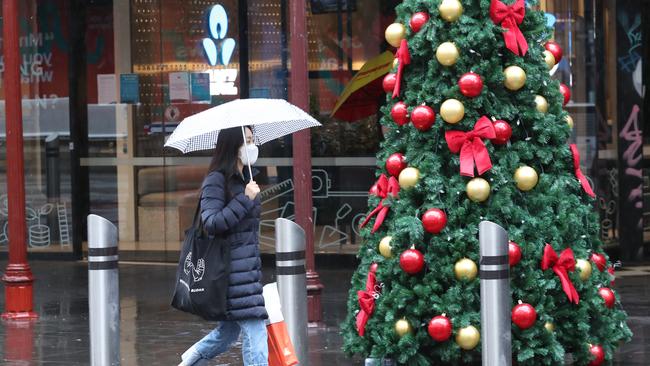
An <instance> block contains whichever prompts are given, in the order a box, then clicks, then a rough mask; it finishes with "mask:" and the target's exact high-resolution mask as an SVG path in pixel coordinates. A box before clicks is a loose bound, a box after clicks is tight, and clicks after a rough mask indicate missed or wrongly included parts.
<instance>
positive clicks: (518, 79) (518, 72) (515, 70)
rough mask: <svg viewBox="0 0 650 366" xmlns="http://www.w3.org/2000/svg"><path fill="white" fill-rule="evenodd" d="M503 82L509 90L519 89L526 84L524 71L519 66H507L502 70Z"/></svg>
mask: <svg viewBox="0 0 650 366" xmlns="http://www.w3.org/2000/svg"><path fill="white" fill-rule="evenodd" d="M503 75H504V76H505V79H504V80H503V84H504V85H505V86H506V88H508V89H510V90H519V89H521V88H522V87H523V86H524V84H526V72H525V71H524V69H522V68H521V67H519V66H508V67H506V69H505V70H503Z"/></svg>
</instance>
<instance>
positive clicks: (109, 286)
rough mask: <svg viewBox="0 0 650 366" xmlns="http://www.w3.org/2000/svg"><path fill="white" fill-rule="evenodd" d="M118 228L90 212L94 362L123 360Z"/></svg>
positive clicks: (105, 364) (98, 364)
mask: <svg viewBox="0 0 650 366" xmlns="http://www.w3.org/2000/svg"><path fill="white" fill-rule="evenodd" d="M117 263H118V257H117V228H116V227H115V225H113V224H112V223H111V222H110V221H108V220H106V219H105V218H103V217H101V216H97V215H88V307H89V319H90V364H91V365H93V366H108V365H111V366H112V365H119V364H120V288H119V278H118V275H119V273H118V269H117Z"/></svg>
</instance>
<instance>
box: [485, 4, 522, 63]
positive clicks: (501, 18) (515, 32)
mask: <svg viewBox="0 0 650 366" xmlns="http://www.w3.org/2000/svg"><path fill="white" fill-rule="evenodd" d="M524 15H526V3H525V2H524V0H516V1H515V3H514V4H512V5H506V4H504V3H503V2H501V1H499V0H492V3H491V4H490V18H492V21H493V22H494V24H501V27H503V28H505V30H506V31H505V32H504V33H503V39H504V40H505V42H506V47H507V48H508V49H509V50H510V51H512V52H513V53H514V54H515V55H519V56H523V55H525V54H526V51H528V42H526V38H525V37H524V34H523V33H521V30H520V29H519V24H521V22H522V21H523V20H524Z"/></svg>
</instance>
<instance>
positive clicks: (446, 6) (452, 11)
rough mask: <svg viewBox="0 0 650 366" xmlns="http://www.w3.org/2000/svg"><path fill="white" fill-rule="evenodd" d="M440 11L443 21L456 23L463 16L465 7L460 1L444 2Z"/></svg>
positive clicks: (448, 0) (444, 0) (445, 0)
mask: <svg viewBox="0 0 650 366" xmlns="http://www.w3.org/2000/svg"><path fill="white" fill-rule="evenodd" d="M438 11H439V12H440V17H442V19H444V20H446V21H448V22H455V21H456V20H458V18H460V16H461V15H463V5H461V3H460V1H458V0H442V3H440V6H439V7H438Z"/></svg>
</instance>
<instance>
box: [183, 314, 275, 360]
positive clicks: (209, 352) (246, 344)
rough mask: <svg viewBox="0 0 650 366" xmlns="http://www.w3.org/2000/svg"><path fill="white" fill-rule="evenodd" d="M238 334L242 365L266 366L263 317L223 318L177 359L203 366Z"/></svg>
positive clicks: (235, 339) (266, 348) (227, 347)
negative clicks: (240, 338)
mask: <svg viewBox="0 0 650 366" xmlns="http://www.w3.org/2000/svg"><path fill="white" fill-rule="evenodd" d="M240 332H241V333H242V349H241V353H242V356H243V358H244V366H267V365H268V364H269V361H268V359H269V350H268V345H267V340H266V324H265V322H264V320H263V319H250V320H237V321H223V322H221V323H220V324H219V326H217V327H216V328H215V329H214V330H213V331H212V332H210V333H209V334H208V335H206V336H205V337H203V339H201V340H200V341H198V342H196V343H195V344H194V345H193V346H192V347H190V348H189V349H188V350H187V351H185V353H183V355H182V356H181V358H182V359H183V364H184V365H197V366H198V365H203V364H205V363H206V360H210V359H212V358H214V357H216V356H217V355H219V354H222V353H224V352H226V351H227V350H228V349H229V348H230V347H231V346H232V344H233V343H235V341H237V338H239V333H240Z"/></svg>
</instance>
